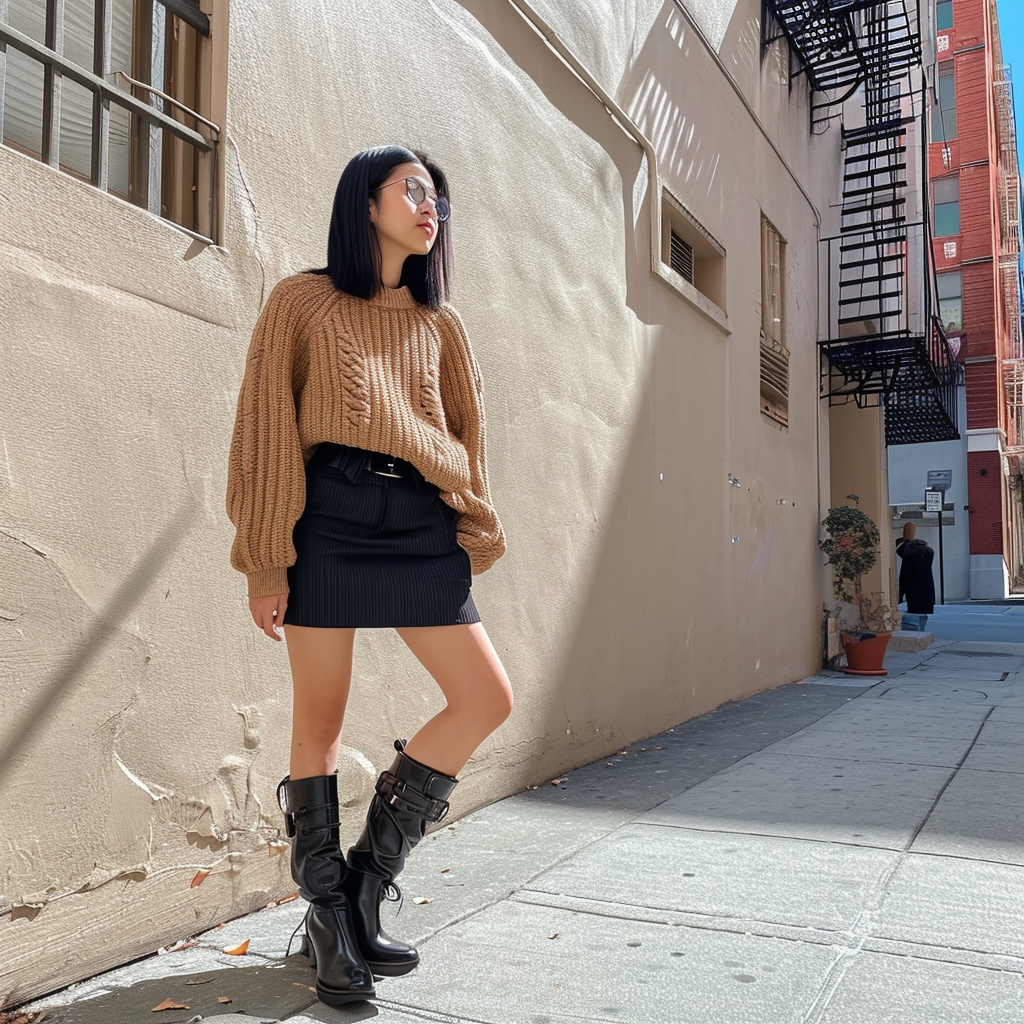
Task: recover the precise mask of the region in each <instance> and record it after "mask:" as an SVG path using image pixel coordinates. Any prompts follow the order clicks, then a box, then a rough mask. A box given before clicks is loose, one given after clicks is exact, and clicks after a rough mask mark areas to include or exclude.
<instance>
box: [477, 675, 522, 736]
mask: <svg viewBox="0 0 1024 1024" xmlns="http://www.w3.org/2000/svg"><path fill="white" fill-rule="evenodd" d="M481 704H482V705H483V710H484V714H485V717H486V719H487V722H488V725H490V727H491V730H492V731H493V730H494V729H497V728H498V726H499V725H501V724H502V723H503V722H505V721H506V720H507V719H508V717H509V715H511V714H512V706H513V704H514V698H513V696H512V686H511V684H510V683H509V681H508V679H507V678H505V677H504V676H501V677H498V678H496V679H495V680H494V681H493V682H492V683H491V685H490V686H488V687H487V692H486V700H485V701H481Z"/></svg>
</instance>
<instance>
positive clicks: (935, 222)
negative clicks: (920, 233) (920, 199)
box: [932, 174, 960, 238]
mask: <svg viewBox="0 0 1024 1024" xmlns="http://www.w3.org/2000/svg"><path fill="white" fill-rule="evenodd" d="M947 183H952V184H954V185H955V186H956V199H955V200H946V201H944V202H940V201H939V199H938V192H939V191H940V189H941V190H943V191H945V186H946V184H947ZM950 208H955V210H956V230H955V231H945V230H942V231H940V230H939V215H940V210H941V211H943V213H942V215H943V218H945V217H946V216H948V215H949V214H947V213H946V211H948V210H949V209H950ZM945 227H946V225H945V224H943V228H945ZM932 233H933V234H934V236H935V237H936V238H950V237H952V236H954V235H959V234H960V175H959V174H952V175H949V176H947V177H942V178H934V179H933V180H932Z"/></svg>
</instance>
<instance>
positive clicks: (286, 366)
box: [227, 279, 306, 597]
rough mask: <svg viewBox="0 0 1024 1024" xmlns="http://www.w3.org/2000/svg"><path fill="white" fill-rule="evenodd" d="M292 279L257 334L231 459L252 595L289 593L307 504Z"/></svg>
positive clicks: (239, 539) (235, 551)
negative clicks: (296, 531) (297, 530)
mask: <svg viewBox="0 0 1024 1024" xmlns="http://www.w3.org/2000/svg"><path fill="white" fill-rule="evenodd" d="M290 281H291V282H293V281H294V279H285V280H284V281H282V282H280V283H279V284H278V285H277V286H276V287H275V288H274V290H273V291H272V292H271V293H270V298H269V299H268V300H267V304H266V306H265V307H264V308H263V312H262V313H261V314H260V317H259V320H258V321H257V323H256V328H255V330H254V331H253V335H252V341H251V342H250V344H249V354H248V356H247V357H246V363H245V375H244V377H243V380H242V388H241V391H240V393H239V396H238V411H237V414H236V417H235V430H234V435H233V436H232V439H231V451H230V455H229V461H228V493H227V510H228V516H229V517H230V519H231V521H232V523H234V525H235V531H236V532H235V542H234V544H233V545H232V548H231V564H232V565H233V566H234V567H235V568H236V569H238V570H239V571H240V572H243V573H245V575H246V576H247V577H248V581H249V596H250V597H266V596H269V595H271V594H284V593H287V591H288V573H287V570H288V566H290V565H292V564H293V563H294V562H295V548H294V546H293V544H292V528H293V527H294V525H295V523H296V521H297V520H298V518H299V516H300V515H301V514H302V509H303V507H304V506H305V502H306V481H305V472H304V465H303V460H302V448H301V445H300V443H299V434H298V427H297V425H296V409H295V382H294V379H293V374H294V367H295V364H296V354H297V351H296V350H297V347H298V343H299V335H300V334H301V322H302V310H301V304H300V303H299V302H297V301H295V296H294V284H292V285H290V284H289V282H290Z"/></svg>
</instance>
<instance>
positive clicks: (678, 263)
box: [669, 230, 693, 284]
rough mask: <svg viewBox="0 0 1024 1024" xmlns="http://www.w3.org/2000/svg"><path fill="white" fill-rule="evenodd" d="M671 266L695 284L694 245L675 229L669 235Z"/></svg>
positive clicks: (686, 279)
mask: <svg viewBox="0 0 1024 1024" xmlns="http://www.w3.org/2000/svg"><path fill="white" fill-rule="evenodd" d="M669 266H670V267H671V268H672V269H673V270H674V271H675V272H676V273H677V274H679V275H681V276H682V278H683V279H684V280H685V281H689V283H690V284H693V246H692V245H690V243H689V242H687V241H686V240H685V239H683V238H682V236H680V235H677V234H676V232H675V231H674V230H673V231H672V232H671V233H670V237H669Z"/></svg>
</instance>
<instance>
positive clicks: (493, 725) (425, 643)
mask: <svg viewBox="0 0 1024 1024" xmlns="http://www.w3.org/2000/svg"><path fill="white" fill-rule="evenodd" d="M397 632H398V635H399V636H400V637H401V638H402V639H403V640H404V641H405V643H406V644H407V645H408V647H409V650H411V651H412V653H413V654H415V655H416V658H417V659H418V661H419V663H420V664H421V665H422V666H423V667H424V668H425V669H426V670H427V671H428V672H429V673H430V674H431V676H433V677H434V681H435V682H436V683H437V685H438V686H440V687H441V692H442V693H443V694H444V696H445V699H446V700H447V701H448V706H447V707H446V708H445V709H444V710H443V711H440V712H438V714H436V715H435V716H434V717H433V718H431V719H430V721H429V722H427V723H425V724H424V725H423V726H422V727H421V728H420V730H419V732H417V733H416V735H415V736H413V738H412V739H411V740H410V741H409V744H408V746H407V747H406V753H407V754H408V755H409V757H411V758H413V759H414V760H416V761H419V762H420V763H421V764H425V765H428V766H429V767H431V768H434V769H436V770H437V771H439V772H443V773H444V774H445V775H451V776H455V775H457V774H458V773H459V772H460V771H462V768H463V767H464V766H465V764H466V762H467V761H468V760H469V758H470V756H471V755H472V753H473V751H474V750H476V748H477V747H479V746H480V744H481V743H483V741H484V740H485V739H486V738H487V737H488V736H490V734H491V733H492V732H494V730H495V729H497V728H498V726H499V725H501V723H502V722H504V721H505V719H506V718H508V716H509V714H510V713H511V711H512V686H511V684H510V683H509V681H508V676H507V675H506V674H505V669H504V667H503V666H502V664H501V660H500V659H499V658H498V655H497V652H496V651H495V650H494V647H493V646H492V644H491V641H490V638H489V637H488V636H487V631H486V630H485V629H484V627H483V625H482V624H481V623H479V622H475V623H473V624H472V625H469V626H416V627H409V628H403V629H399V630H397Z"/></svg>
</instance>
